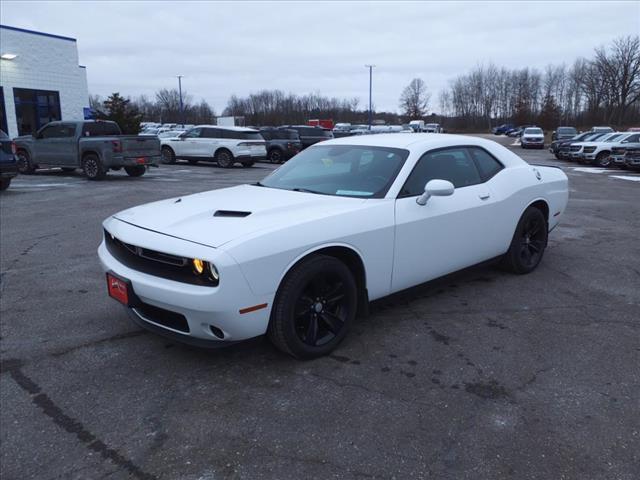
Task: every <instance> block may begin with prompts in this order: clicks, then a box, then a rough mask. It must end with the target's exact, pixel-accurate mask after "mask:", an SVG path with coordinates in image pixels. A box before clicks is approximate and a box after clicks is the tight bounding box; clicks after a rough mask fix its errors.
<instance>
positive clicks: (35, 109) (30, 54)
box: [0, 25, 90, 138]
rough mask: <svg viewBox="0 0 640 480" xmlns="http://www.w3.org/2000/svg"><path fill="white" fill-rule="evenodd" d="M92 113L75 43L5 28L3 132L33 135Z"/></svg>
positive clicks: (0, 31)
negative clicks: (46, 126) (53, 123)
mask: <svg viewBox="0 0 640 480" xmlns="http://www.w3.org/2000/svg"><path fill="white" fill-rule="evenodd" d="M89 112H90V110H89V90H88V87H87V71H86V68H85V67H84V66H82V65H79V64H78V45H77V42H76V39H75V38H69V37H62V36H60V35H52V34H50V33H44V32H36V31H33V30H25V29H23V28H15V27H8V26H5V25H0V129H2V130H3V131H5V132H6V133H8V134H9V136H10V137H12V138H13V137H15V136H17V135H29V134H32V133H34V132H36V131H37V130H38V129H39V128H40V127H42V126H43V125H44V124H46V123H48V122H51V121H53V120H83V119H84V118H85V116H88V115H89V114H90V113H89Z"/></svg>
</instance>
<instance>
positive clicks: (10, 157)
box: [0, 130, 18, 190]
mask: <svg viewBox="0 0 640 480" xmlns="http://www.w3.org/2000/svg"><path fill="white" fill-rule="evenodd" d="M16 175H18V163H17V161H16V144H15V143H14V142H13V141H12V140H11V138H9V135H7V134H6V133H4V132H3V131H2V130H0V190H6V189H7V188H9V185H11V179H12V178H14V177H15V176H16Z"/></svg>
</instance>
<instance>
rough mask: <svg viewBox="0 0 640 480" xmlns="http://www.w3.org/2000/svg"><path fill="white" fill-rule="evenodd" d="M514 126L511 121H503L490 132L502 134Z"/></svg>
mask: <svg viewBox="0 0 640 480" xmlns="http://www.w3.org/2000/svg"><path fill="white" fill-rule="evenodd" d="M515 128H516V127H515V126H514V125H513V124H512V123H504V124H502V125H500V126H498V127H494V128H493V130H492V132H493V134H494V135H504V134H505V133H507V131H509V130H513V129H515Z"/></svg>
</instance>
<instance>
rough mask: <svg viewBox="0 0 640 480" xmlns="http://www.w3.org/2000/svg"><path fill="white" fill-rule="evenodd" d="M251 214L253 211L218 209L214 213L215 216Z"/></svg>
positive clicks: (231, 216)
mask: <svg viewBox="0 0 640 480" xmlns="http://www.w3.org/2000/svg"><path fill="white" fill-rule="evenodd" d="M249 215H251V212H241V211H239V210H216V212H215V213H214V214H213V216H214V217H227V218H244V217H248V216H249Z"/></svg>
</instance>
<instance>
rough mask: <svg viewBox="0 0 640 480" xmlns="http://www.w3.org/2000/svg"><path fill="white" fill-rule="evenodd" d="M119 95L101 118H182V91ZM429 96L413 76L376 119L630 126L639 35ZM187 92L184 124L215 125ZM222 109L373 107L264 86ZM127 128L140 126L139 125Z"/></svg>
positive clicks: (459, 126) (260, 113) (481, 125)
mask: <svg viewBox="0 0 640 480" xmlns="http://www.w3.org/2000/svg"><path fill="white" fill-rule="evenodd" d="M114 95H118V94H114ZM112 97H113V95H112V96H111V97H109V99H107V100H105V101H102V99H100V98H99V97H96V96H92V97H91V107H92V108H93V109H94V110H96V111H98V112H99V114H100V115H101V116H102V118H108V117H109V115H110V113H109V112H110V111H111V110H114V111H116V110H117V111H118V112H119V113H118V115H121V116H122V115H124V116H125V117H126V116H127V115H129V116H130V117H133V118H138V117H139V118H141V119H144V120H145V121H155V122H161V123H183V116H182V115H181V110H180V96H179V92H178V90H177V89H161V90H159V91H158V92H156V94H155V95H154V96H153V97H152V98H149V97H147V96H145V95H141V96H139V97H136V98H126V99H124V98H123V97H120V96H119V95H118V97H119V98H116V99H115V102H114V99H113V98H112ZM430 97H431V95H430V93H429V91H428V89H427V86H426V84H425V82H424V80H422V79H420V78H414V79H413V80H411V82H410V83H409V84H408V85H407V86H406V87H405V88H404V89H403V90H402V92H401V95H400V98H399V102H398V105H399V109H400V113H396V112H382V111H376V109H375V106H373V111H374V118H375V119H376V120H382V121H385V122H386V123H391V124H399V123H405V122H408V121H409V120H415V119H424V120H426V121H436V122H439V123H443V124H444V126H445V128H447V130H449V131H452V130H466V131H473V130H476V131H477V130H487V129H489V128H491V127H492V126H495V125H497V124H500V123H506V122H512V123H515V124H520V125H521V124H533V123H535V124H538V125H540V126H542V127H543V128H545V129H553V128H556V127H557V126H558V125H575V126H581V127H584V126H589V125H596V124H605V125H612V126H615V127H618V128H624V127H625V126H628V125H632V124H638V123H640V37H638V36H628V37H621V38H618V39H616V40H614V41H613V42H612V43H611V44H610V45H608V46H606V47H599V48H596V49H595V51H594V55H593V57H592V58H579V59H577V60H576V61H575V62H574V63H573V64H572V65H570V66H567V65H565V64H562V65H549V66H547V67H546V68H545V69H544V70H542V71H541V70H538V69H536V68H530V67H525V68H522V69H512V70H510V69H507V68H504V67H498V66H496V65H494V64H489V65H480V66H477V67H475V68H474V69H472V70H471V71H470V72H469V73H466V74H463V75H460V76H458V77H456V78H454V79H452V80H451V81H450V84H449V86H448V87H447V88H445V89H444V90H443V91H442V92H440V96H439V99H438V107H437V108H438V109H439V113H438V114H435V113H431V114H429V111H430V109H429V100H430ZM182 98H183V110H184V123H188V124H211V123H215V117H216V114H215V111H214V109H213V108H212V107H211V106H210V105H209V104H208V103H207V102H206V101H205V100H201V101H199V102H194V101H193V97H192V96H191V95H189V94H188V93H186V92H183V95H182ZM123 101H126V102H125V104H124V105H123V103H122V102H123ZM114 106H115V107H114ZM222 115H224V116H235V117H244V124H245V125H251V126H257V127H258V126H266V125H283V124H300V123H306V122H307V120H309V119H314V118H322V119H328V118H330V119H333V120H335V121H340V122H349V123H352V124H366V123H367V122H368V106H363V107H361V106H360V102H359V99H358V98H357V97H353V98H349V99H341V98H336V97H327V96H323V95H321V94H320V93H310V94H305V95H296V94H292V93H285V92H284V91H282V90H261V91H258V92H254V93H250V94H249V95H247V96H244V97H240V96H237V95H232V96H231V97H230V98H229V100H228V101H227V105H226V107H225V108H224V110H223V112H222ZM133 124H135V120H134V121H133ZM138 124H139V121H138ZM127 128H128V129H129V130H135V126H128V127H127ZM127 133H131V132H127Z"/></svg>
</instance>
